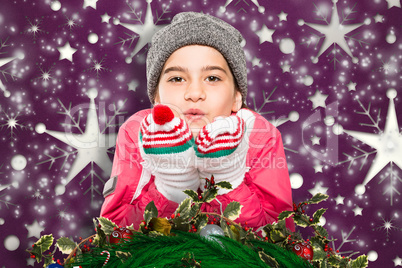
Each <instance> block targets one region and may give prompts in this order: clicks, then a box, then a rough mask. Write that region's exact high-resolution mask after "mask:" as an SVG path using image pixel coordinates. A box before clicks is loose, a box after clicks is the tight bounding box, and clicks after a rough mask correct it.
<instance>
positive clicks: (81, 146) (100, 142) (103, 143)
mask: <svg viewBox="0 0 402 268" xmlns="http://www.w3.org/2000/svg"><path fill="white" fill-rule="evenodd" d="M97 94H98V92H97V90H96V89H91V90H90V91H89V92H88V97H89V98H90V103H89V109H88V114H87V122H86V125H85V132H84V133H82V134H75V133H71V132H58V131H52V130H45V132H46V133H47V134H49V135H50V136H53V137H55V138H56V139H58V140H60V141H62V142H64V143H66V144H68V145H69V146H71V147H74V148H76V149H77V151H78V154H77V156H76V158H75V160H74V163H73V164H72V166H71V168H70V170H69V172H68V174H67V177H66V178H65V182H63V184H64V185H67V184H68V183H69V182H70V181H71V180H72V179H74V177H75V176H76V175H77V174H78V173H79V172H80V171H81V170H83V169H84V168H85V167H86V166H87V165H88V164H90V163H91V164H92V163H93V162H95V164H97V165H98V166H99V167H100V168H101V169H102V170H103V172H105V174H110V172H111V170H112V162H111V161H110V158H109V156H108V149H109V148H111V147H113V146H115V145H116V138H117V133H109V134H104V133H103V132H101V131H100V129H99V122H98V115H97V113H96V106H95V98H96V96H97ZM66 124H68V123H66ZM39 133H43V132H39ZM61 194H62V193H61Z"/></svg>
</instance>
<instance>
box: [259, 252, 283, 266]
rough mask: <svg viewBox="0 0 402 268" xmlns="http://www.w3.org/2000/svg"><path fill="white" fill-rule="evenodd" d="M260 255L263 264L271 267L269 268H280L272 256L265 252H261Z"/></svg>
mask: <svg viewBox="0 0 402 268" xmlns="http://www.w3.org/2000/svg"><path fill="white" fill-rule="evenodd" d="M258 255H259V256H260V259H261V260H262V261H263V262H265V263H266V264H268V265H269V267H272V268H279V264H278V262H277V261H276V260H275V259H274V258H272V257H271V256H269V255H267V254H266V253H265V252H263V251H259V252H258Z"/></svg>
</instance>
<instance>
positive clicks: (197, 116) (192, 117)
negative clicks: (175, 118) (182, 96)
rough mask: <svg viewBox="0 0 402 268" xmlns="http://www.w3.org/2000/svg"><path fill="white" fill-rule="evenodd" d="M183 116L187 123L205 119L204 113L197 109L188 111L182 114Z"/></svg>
mask: <svg viewBox="0 0 402 268" xmlns="http://www.w3.org/2000/svg"><path fill="white" fill-rule="evenodd" d="M184 116H185V117H186V119H187V120H189V121H197V120H201V119H202V118H204V117H205V113H204V112H203V111H201V110H199V109H188V110H187V111H185V112H184Z"/></svg>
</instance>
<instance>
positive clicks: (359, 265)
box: [350, 255, 368, 268]
mask: <svg viewBox="0 0 402 268" xmlns="http://www.w3.org/2000/svg"><path fill="white" fill-rule="evenodd" d="M367 266H368V260H367V256H366V255H361V256H359V257H357V259H355V260H353V261H351V262H350V267H352V268H364V267H367Z"/></svg>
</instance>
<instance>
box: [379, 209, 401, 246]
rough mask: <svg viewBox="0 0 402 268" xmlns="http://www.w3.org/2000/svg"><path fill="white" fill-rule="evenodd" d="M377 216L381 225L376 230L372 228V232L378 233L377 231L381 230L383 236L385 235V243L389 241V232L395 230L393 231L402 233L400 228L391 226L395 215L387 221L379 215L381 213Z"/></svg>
mask: <svg viewBox="0 0 402 268" xmlns="http://www.w3.org/2000/svg"><path fill="white" fill-rule="evenodd" d="M378 216H379V217H380V218H381V220H382V223H381V225H379V226H378V227H377V228H373V231H378V230H383V231H385V235H386V240H387V241H389V237H390V235H391V231H393V230H395V231H402V228H400V227H398V226H395V225H394V224H393V221H394V217H395V215H394V216H392V218H391V219H389V220H388V219H385V218H384V217H383V216H382V215H381V213H379V215H378Z"/></svg>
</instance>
